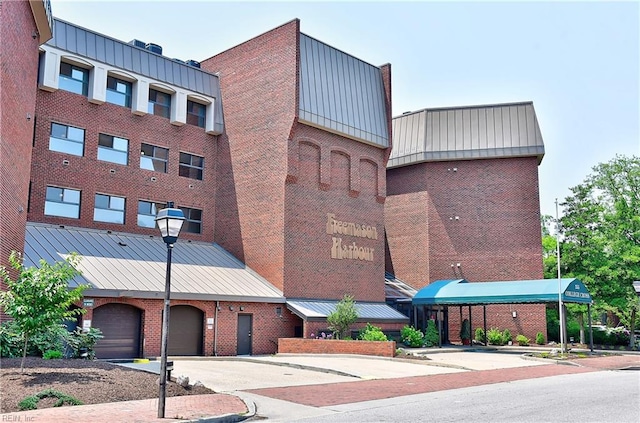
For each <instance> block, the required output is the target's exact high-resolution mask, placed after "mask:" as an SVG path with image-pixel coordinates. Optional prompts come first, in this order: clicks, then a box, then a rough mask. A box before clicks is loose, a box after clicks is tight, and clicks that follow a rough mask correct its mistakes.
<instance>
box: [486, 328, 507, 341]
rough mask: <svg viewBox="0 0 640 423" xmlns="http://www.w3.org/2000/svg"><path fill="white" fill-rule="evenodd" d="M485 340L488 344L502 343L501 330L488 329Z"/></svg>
mask: <svg viewBox="0 0 640 423" xmlns="http://www.w3.org/2000/svg"><path fill="white" fill-rule="evenodd" d="M487 341H489V344H490V345H502V344H503V343H504V338H503V337H502V332H500V330H499V329H498V328H491V329H489V330H488V331H487Z"/></svg>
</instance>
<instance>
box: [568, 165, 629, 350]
mask: <svg viewBox="0 0 640 423" xmlns="http://www.w3.org/2000/svg"><path fill="white" fill-rule="evenodd" d="M571 191H572V195H570V196H569V197H567V198H566V199H565V201H564V203H563V204H562V206H563V207H564V216H563V217H562V218H561V219H560V221H561V227H562V229H563V233H564V237H565V239H564V243H563V245H562V255H561V265H562V267H563V268H564V271H563V272H562V273H563V274H569V275H571V276H573V277H576V278H579V279H580V280H582V281H583V282H584V283H585V284H586V285H587V287H588V288H589V291H590V292H591V295H592V296H593V298H594V303H595V306H596V308H597V309H598V310H602V311H608V312H611V313H613V314H614V315H616V316H617V317H618V318H619V319H620V321H621V322H622V323H623V324H625V325H626V326H627V327H629V328H630V329H631V333H632V336H631V337H630V338H631V339H630V342H631V343H633V342H634V341H635V340H634V337H633V329H634V327H635V320H636V314H637V312H638V310H640V301H639V300H638V297H637V295H636V294H635V291H634V289H633V281H634V280H640V158H638V157H625V156H616V157H615V158H614V159H613V160H611V161H609V162H607V163H601V164H599V165H597V166H595V167H594V168H593V173H592V174H591V175H589V176H588V177H587V178H586V179H585V180H584V182H583V183H582V184H580V185H578V186H576V187H574V188H571Z"/></svg>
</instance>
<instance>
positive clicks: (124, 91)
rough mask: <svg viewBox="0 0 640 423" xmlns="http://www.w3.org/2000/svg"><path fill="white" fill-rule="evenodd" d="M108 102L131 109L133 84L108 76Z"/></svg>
mask: <svg viewBox="0 0 640 423" xmlns="http://www.w3.org/2000/svg"><path fill="white" fill-rule="evenodd" d="M107 102H109V103H113V104H117V105H119V106H124V107H131V82H127V81H123V80H122V79H118V78H116V77H113V76H107Z"/></svg>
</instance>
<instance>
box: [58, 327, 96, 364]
mask: <svg viewBox="0 0 640 423" xmlns="http://www.w3.org/2000/svg"><path fill="white" fill-rule="evenodd" d="M102 338H104V336H102V331H101V330H100V329H98V328H89V330H86V331H85V330H83V329H82V328H81V327H76V330H75V331H73V332H71V333H69V334H68V336H67V343H68V344H69V347H70V348H71V350H72V352H73V357H74V358H86V359H89V360H92V359H94V358H96V353H95V351H94V350H93V347H94V345H95V344H96V342H98V340H100V339H102Z"/></svg>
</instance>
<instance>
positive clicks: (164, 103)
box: [149, 88, 171, 119]
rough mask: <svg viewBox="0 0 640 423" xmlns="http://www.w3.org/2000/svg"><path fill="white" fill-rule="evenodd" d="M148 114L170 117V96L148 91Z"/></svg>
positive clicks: (152, 90) (160, 92)
mask: <svg viewBox="0 0 640 423" xmlns="http://www.w3.org/2000/svg"><path fill="white" fill-rule="evenodd" d="M149 113H150V114H153V115H157V116H162V117H166V118H167V119H168V118H169V116H171V94H167V93H163V92H162V91H156V90H154V89H153V88H150V89H149Z"/></svg>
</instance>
